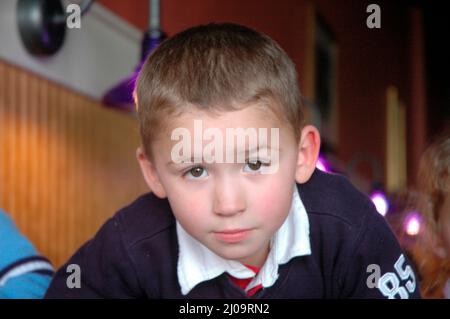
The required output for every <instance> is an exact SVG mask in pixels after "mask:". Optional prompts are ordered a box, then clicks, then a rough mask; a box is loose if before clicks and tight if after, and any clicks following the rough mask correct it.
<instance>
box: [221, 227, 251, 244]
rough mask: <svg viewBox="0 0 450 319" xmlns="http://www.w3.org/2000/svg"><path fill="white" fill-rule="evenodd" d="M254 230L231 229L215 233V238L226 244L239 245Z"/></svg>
mask: <svg viewBox="0 0 450 319" xmlns="http://www.w3.org/2000/svg"><path fill="white" fill-rule="evenodd" d="M251 230H252V229H249V228H248V229H230V230H222V231H217V232H214V236H215V237H216V238H217V239H218V240H220V241H222V242H226V243H238V242H240V241H242V240H244V239H245V238H246V237H247V236H248V234H249V233H250V231H251Z"/></svg>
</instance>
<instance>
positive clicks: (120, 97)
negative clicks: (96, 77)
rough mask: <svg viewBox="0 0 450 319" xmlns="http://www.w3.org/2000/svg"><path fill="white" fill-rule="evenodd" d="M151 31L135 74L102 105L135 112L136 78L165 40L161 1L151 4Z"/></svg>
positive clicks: (104, 100) (113, 90)
mask: <svg viewBox="0 0 450 319" xmlns="http://www.w3.org/2000/svg"><path fill="white" fill-rule="evenodd" d="M149 10H150V12H149V29H148V30H147V32H145V33H144V36H143V38H142V44H141V59H140V62H139V63H138V65H137V66H136V68H135V70H134V72H133V73H132V74H131V75H130V76H128V77H126V78H125V79H123V80H122V81H120V82H119V83H118V84H116V85H115V86H114V87H112V88H111V89H110V90H109V91H108V92H106V93H105V95H104V96H103V98H102V103H103V104H104V105H106V106H107V107H111V108H115V109H119V110H123V111H129V112H134V111H135V107H134V101H133V97H132V93H133V89H134V85H135V82H136V78H137V76H138V74H139V71H140V70H141V67H142V64H143V63H144V61H145V59H146V57H147V55H148V54H149V53H150V52H151V51H152V50H153V49H154V48H156V47H157V46H158V45H159V44H160V43H161V41H162V40H163V39H164V38H165V34H164V33H163V32H162V30H161V28H160V20H159V0H150V2H149Z"/></svg>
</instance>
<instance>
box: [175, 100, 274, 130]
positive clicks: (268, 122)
mask: <svg viewBox="0 0 450 319" xmlns="http://www.w3.org/2000/svg"><path fill="white" fill-rule="evenodd" d="M235 108H236V109H231V110H213V111H212V112H211V111H208V110H201V109H198V108H194V107H191V108H189V109H187V110H186V111H184V112H182V113H181V114H179V115H178V116H176V117H174V118H173V119H171V120H170V123H168V125H167V127H168V128H169V131H172V130H173V129H176V128H187V129H194V126H195V123H196V122H197V123H198V121H201V123H202V127H203V128H204V129H206V128H218V129H226V128H237V127H242V128H274V127H280V126H283V123H281V122H280V120H279V119H278V118H277V117H276V116H275V114H274V113H273V112H272V111H271V110H270V109H269V108H268V107H267V106H264V105H261V104H257V103H255V104H249V105H246V106H242V107H239V106H238V107H235Z"/></svg>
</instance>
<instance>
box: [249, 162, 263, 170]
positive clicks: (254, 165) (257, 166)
mask: <svg viewBox="0 0 450 319" xmlns="http://www.w3.org/2000/svg"><path fill="white" fill-rule="evenodd" d="M261 164H262V163H261V162H260V161H254V162H248V163H247V165H248V167H249V168H250V169H251V170H252V171H257V170H259V169H260V168H261Z"/></svg>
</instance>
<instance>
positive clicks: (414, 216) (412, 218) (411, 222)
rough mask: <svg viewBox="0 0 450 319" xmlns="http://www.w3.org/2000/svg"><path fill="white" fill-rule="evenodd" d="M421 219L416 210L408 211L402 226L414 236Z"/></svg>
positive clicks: (419, 226)
mask: <svg viewBox="0 0 450 319" xmlns="http://www.w3.org/2000/svg"><path fill="white" fill-rule="evenodd" d="M421 223H422V219H421V218H420V215H419V214H418V213H417V212H411V213H409V214H408V215H407V216H406V217H405V220H404V223H403V227H404V229H405V232H406V233H407V234H408V235H410V236H416V235H417V234H419V232H420V228H421Z"/></svg>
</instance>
